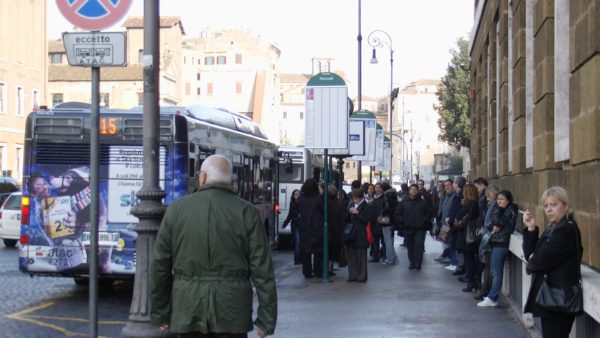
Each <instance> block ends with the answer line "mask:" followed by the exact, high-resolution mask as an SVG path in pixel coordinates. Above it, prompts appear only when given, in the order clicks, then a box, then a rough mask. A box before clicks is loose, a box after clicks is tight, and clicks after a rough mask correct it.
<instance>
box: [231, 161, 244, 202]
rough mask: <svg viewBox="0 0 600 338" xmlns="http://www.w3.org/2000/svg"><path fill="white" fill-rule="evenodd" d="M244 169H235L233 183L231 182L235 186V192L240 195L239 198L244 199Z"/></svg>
mask: <svg viewBox="0 0 600 338" xmlns="http://www.w3.org/2000/svg"><path fill="white" fill-rule="evenodd" d="M243 179H244V167H238V166H234V167H233V181H232V182H231V183H232V185H233V191H234V192H235V193H236V194H238V196H240V197H242V198H244V182H243Z"/></svg>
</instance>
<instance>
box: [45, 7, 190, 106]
mask: <svg viewBox="0 0 600 338" xmlns="http://www.w3.org/2000/svg"><path fill="white" fill-rule="evenodd" d="M124 26H125V28H126V32H127V39H126V43H127V46H126V51H127V55H126V57H127V66H125V67H103V68H101V70H100V105H101V106H104V107H110V108H125V109H128V108H131V107H135V106H138V105H141V104H143V99H144V86H143V69H142V68H143V67H142V57H143V51H144V33H143V20H142V18H141V17H130V18H128V19H127V20H126V21H125V23H124ZM159 32H160V46H161V47H160V57H159V58H160V80H159V81H160V84H159V86H160V87H159V88H160V91H159V95H160V96H159V103H160V104H161V105H174V104H179V103H180V102H181V100H182V98H181V90H180V86H179V84H180V83H181V76H182V75H181V74H182V67H181V63H180V60H181V54H182V52H181V50H182V48H181V45H182V37H183V36H184V35H185V31H184V29H183V26H182V24H181V21H180V19H179V17H161V18H160V30H159ZM47 55H48V92H47V97H46V101H47V102H48V105H49V106H51V107H53V106H54V105H56V104H59V103H62V102H68V101H78V102H85V103H91V69H90V68H89V67H74V66H70V65H69V64H68V61H67V56H66V53H65V47H64V44H63V41H62V40H59V41H49V42H48V53H47Z"/></svg>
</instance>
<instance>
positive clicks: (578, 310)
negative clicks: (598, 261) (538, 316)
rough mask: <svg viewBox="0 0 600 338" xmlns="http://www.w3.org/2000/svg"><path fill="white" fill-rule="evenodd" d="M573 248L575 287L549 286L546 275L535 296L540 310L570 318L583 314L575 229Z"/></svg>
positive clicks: (577, 236)
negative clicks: (577, 272)
mask: <svg viewBox="0 0 600 338" xmlns="http://www.w3.org/2000/svg"><path fill="white" fill-rule="evenodd" d="M575 247H576V248H577V266H578V267H579V280H578V281H577V283H576V284H575V285H572V286H570V287H566V288H559V287H554V286H551V285H550V284H549V283H548V275H547V274H544V279H543V280H542V284H541V285H540V289H539V290H538V292H537V294H536V295H535V302H536V304H537V305H538V306H539V307H541V308H542V309H545V310H548V311H552V312H558V313H562V314H566V315H570V316H579V315H581V314H583V290H582V289H581V256H580V255H579V234H578V232H577V229H575Z"/></svg>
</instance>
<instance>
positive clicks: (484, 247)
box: [479, 227, 494, 263]
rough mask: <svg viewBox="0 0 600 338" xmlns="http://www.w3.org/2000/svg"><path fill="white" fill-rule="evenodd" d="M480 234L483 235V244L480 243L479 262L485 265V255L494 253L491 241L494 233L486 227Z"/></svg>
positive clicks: (482, 228)
mask: <svg viewBox="0 0 600 338" xmlns="http://www.w3.org/2000/svg"><path fill="white" fill-rule="evenodd" d="M479 233H480V235H481V242H479V260H480V261H481V262H482V263H483V262H485V255H486V254H488V253H489V252H490V251H492V247H491V246H490V239H491V238H492V236H493V235H494V233H493V232H491V231H489V230H488V229H487V228H485V227H481V228H480V232H479Z"/></svg>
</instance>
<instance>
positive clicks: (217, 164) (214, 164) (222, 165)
mask: <svg viewBox="0 0 600 338" xmlns="http://www.w3.org/2000/svg"><path fill="white" fill-rule="evenodd" d="M232 175H233V167H232V165H231V162H230V161H229V160H228V159H227V158H226V157H224V156H222V155H211V156H209V157H207V158H206V160H204V162H202V166H201V167H200V177H199V180H200V182H199V183H200V185H205V184H215V183H225V184H231V177H232Z"/></svg>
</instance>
